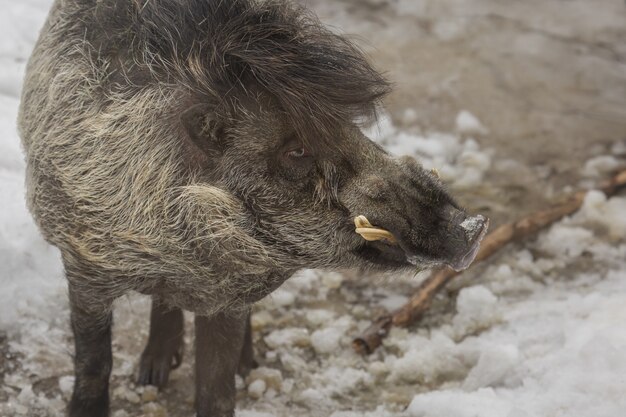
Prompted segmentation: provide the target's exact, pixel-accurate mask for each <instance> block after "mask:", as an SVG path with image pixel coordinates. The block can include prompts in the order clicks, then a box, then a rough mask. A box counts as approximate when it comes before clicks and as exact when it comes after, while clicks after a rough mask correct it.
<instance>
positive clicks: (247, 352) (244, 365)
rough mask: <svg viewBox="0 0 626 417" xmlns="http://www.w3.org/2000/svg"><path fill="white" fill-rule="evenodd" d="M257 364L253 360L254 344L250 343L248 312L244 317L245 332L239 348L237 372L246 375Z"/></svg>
mask: <svg viewBox="0 0 626 417" xmlns="http://www.w3.org/2000/svg"><path fill="white" fill-rule="evenodd" d="M257 366H259V364H258V363H257V362H256V361H255V360H254V345H253V344H252V325H251V323H250V313H248V317H247V318H246V333H245V335H244V339H243V347H242V348H241V358H239V369H238V370H237V373H238V374H239V375H241V376H242V377H245V376H247V375H248V374H249V373H250V370H252V369H254V368H256V367H257Z"/></svg>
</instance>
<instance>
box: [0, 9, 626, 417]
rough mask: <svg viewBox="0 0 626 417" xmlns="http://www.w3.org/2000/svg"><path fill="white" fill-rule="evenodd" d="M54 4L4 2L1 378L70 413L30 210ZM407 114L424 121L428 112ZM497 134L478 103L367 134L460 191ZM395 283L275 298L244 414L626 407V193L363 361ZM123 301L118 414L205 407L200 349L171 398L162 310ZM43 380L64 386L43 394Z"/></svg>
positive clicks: (572, 221) (469, 286) (348, 284)
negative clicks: (153, 384)
mask: <svg viewBox="0 0 626 417" xmlns="http://www.w3.org/2000/svg"><path fill="white" fill-rule="evenodd" d="M369 1H370V3H375V1H374V0H369ZM381 1H382V0H381ZM50 4H51V0H27V1H19V2H17V1H14V2H7V1H5V2H4V3H3V4H2V6H1V8H2V11H3V12H2V14H0V195H1V196H2V201H1V203H0V336H2V335H3V334H6V340H7V342H6V343H5V342H0V347H1V348H2V351H0V352H1V354H3V355H5V358H4V359H3V361H4V362H0V363H7V364H11V366H12V367H7V368H6V369H2V370H1V371H2V372H3V374H0V415H1V416H42V417H44V416H45V417H59V416H63V415H64V407H65V404H66V402H67V400H68V398H69V396H70V394H71V389H72V386H73V382H74V379H73V376H71V375H72V358H71V352H72V349H73V348H72V339H71V333H70V329H69V323H68V317H69V312H68V308H67V296H66V289H65V283H64V279H63V273H62V265H61V262H60V259H59V254H58V251H57V250H56V249H54V248H52V247H50V246H49V245H47V244H46V243H45V242H44V241H43V239H42V238H41V236H40V234H39V232H38V231H37V228H36V226H35V225H34V223H33V221H32V220H31V217H30V215H29V213H28V211H27V208H26V206H25V202H24V201H25V200H24V193H25V189H24V185H23V184H24V160H23V156H22V153H21V150H20V145H19V139H18V136H17V133H16V130H15V119H16V117H17V115H16V113H17V106H18V100H19V92H20V89H21V79H22V73H23V70H24V66H25V62H26V59H27V57H28V55H29V52H30V49H31V48H32V45H33V43H34V41H35V38H36V35H37V31H38V29H39V27H41V25H42V23H43V20H44V18H45V15H46V13H47V8H48V7H49V5H50ZM459 4H460V3H459ZM435 5H436V2H432V1H428V2H427V1H411V0H402V1H400V2H398V7H399V9H398V10H399V11H400V12H402V13H405V14H422V13H434V12H433V11H432V9H433V7H435ZM465 23H466V22H465V21H464V20H463V19H459V18H458V17H457V18H456V19H455V20H454V21H450V22H448V23H446V22H443V21H440V22H436V26H435V28H434V29H433V30H434V31H435V32H436V33H437V35H438V36H440V37H442V38H445V39H453V38H454V37H455V36H456V35H457V34H458V33H459V30H460V29H459V28H462V27H463V25H464V24H465ZM400 119H401V120H402V121H403V122H404V124H405V125H411V124H413V123H415V122H416V121H417V119H418V118H417V113H416V110H414V109H407V110H406V111H405V112H404V114H403V115H402V117H401V118H400ZM486 132H487V129H486V128H485V127H484V126H483V125H482V124H481V123H480V121H479V120H478V119H477V118H476V117H475V116H473V115H472V114H471V113H469V112H467V111H463V112H461V113H459V115H458V117H457V119H456V130H455V132H452V133H445V132H444V133H441V132H422V131H418V130H417V129H414V130H411V129H407V130H402V129H399V128H398V127H396V126H395V125H394V124H393V123H392V121H391V119H390V118H389V117H383V118H382V119H381V123H380V125H379V126H378V127H377V128H372V129H370V131H368V133H369V134H370V135H372V136H373V137H374V138H375V139H376V140H377V141H378V142H380V143H381V144H383V145H384V146H385V147H386V148H387V149H389V150H390V151H391V152H393V153H395V154H398V155H399V154H411V155H414V156H415V157H416V158H418V159H419V161H420V162H421V163H422V164H423V165H424V167H425V168H427V169H430V168H437V169H438V170H439V172H440V173H441V176H442V179H443V180H444V181H445V182H447V183H448V184H450V185H451V186H452V187H454V188H469V189H472V187H475V186H477V185H480V184H482V183H483V182H484V181H486V180H488V179H489V175H490V173H491V170H492V165H495V164H496V163H495V162H492V161H495V159H496V158H495V157H494V154H493V151H492V150H490V149H486V148H485V147H484V146H483V145H482V144H481V143H480V140H478V139H476V138H474V139H473V138H472V135H477V137H479V136H478V135H480V134H484V133H486ZM625 149H626V145H625V142H619V143H616V144H615V145H614V146H613V148H612V150H611V153H612V154H611V155H600V156H596V157H594V158H591V159H590V160H589V161H588V162H587V163H586V164H585V165H584V166H583V167H581V173H582V174H584V175H586V176H588V177H589V178H597V177H600V176H604V175H605V174H606V172H608V171H610V170H612V169H615V168H616V167H620V166H623V165H624V161H623V157H624V156H626V151H625ZM596 155H597V154H596ZM508 157H509V158H515V155H509V156H508ZM498 160H499V162H498V164H499V165H500V167H507V169H511V170H513V169H514V170H515V172H519V173H520V175H523V174H524V173H525V172H528V170H529V168H528V167H525V166H523V165H522V164H521V163H520V162H518V161H516V160H515V159H510V160H503V159H501V158H498ZM381 281H382V280H374V279H372V278H371V277H368V276H365V275H359V274H356V273H355V274H354V275H344V274H339V273H328V272H324V271H303V272H301V273H300V274H298V276H297V277H295V278H294V279H292V280H290V281H289V282H288V283H286V285H285V286H284V287H282V288H281V289H280V290H279V291H278V292H276V293H274V295H273V296H272V297H270V298H268V299H267V300H265V301H264V302H262V303H260V305H259V306H258V307H257V309H256V311H255V314H254V315H253V318H252V323H253V327H254V330H255V335H256V336H255V337H256V340H255V342H256V343H257V352H259V350H261V351H262V352H263V354H262V355H258V357H257V359H258V360H259V361H260V362H262V363H261V365H262V366H261V368H259V369H256V370H253V371H252V373H251V375H250V377H249V378H248V379H246V382H245V383H244V382H243V381H242V380H241V379H239V383H238V385H237V386H238V390H239V394H240V396H239V398H238V411H237V415H238V416H239V417H271V416H276V417H282V416H292V415H298V414H300V415H314V416H318V415H319V416H324V417H326V416H330V417H441V416H445V417H476V416H480V417H535V416H567V417H589V416H594V417H618V416H623V415H626V395H625V393H626V377H625V375H626V197H624V196H618V197H613V198H610V199H607V198H606V196H605V195H604V194H602V193H601V192H598V191H591V192H589V193H588V194H587V196H586V198H585V202H584V205H583V208H582V209H581V210H580V211H579V212H578V213H576V214H574V215H572V216H570V217H568V218H565V219H563V220H562V221H560V222H558V223H556V224H555V225H553V226H552V227H550V228H549V229H548V230H546V231H544V232H543V233H541V234H540V235H539V237H538V238H537V240H536V241H533V240H530V241H528V242H527V243H526V244H525V248H521V247H519V246H513V247H511V248H510V249H508V250H506V251H504V253H503V254H502V255H501V256H498V257H496V258H494V259H493V260H491V261H489V263H488V265H487V266H486V267H485V268H484V270H482V272H481V274H480V275H479V276H476V277H474V278H473V280H472V281H471V282H463V283H462V284H458V285H462V287H461V288H457V289H458V290H459V292H458V297H457V298H456V307H455V309H454V310H453V309H452V308H451V309H450V311H449V312H447V313H442V314H441V315H438V316H437V317H433V318H431V319H430V321H429V322H428V324H427V325H426V324H425V325H423V326H420V327H419V328H414V329H410V330H407V329H397V328H394V329H392V331H391V332H390V335H389V337H388V338H387V339H386V340H385V342H384V345H383V346H382V347H381V348H380V349H379V350H378V351H377V352H375V353H374V354H373V355H371V356H369V357H366V358H362V357H360V356H357V355H356V354H354V353H353V352H352V350H351V349H350V341H351V338H352V336H354V335H356V334H357V333H358V332H359V331H360V330H362V329H364V328H365V327H366V326H367V325H368V324H369V319H370V318H371V317H372V312H373V311H375V310H376V309H378V310H384V311H387V310H391V309H395V308H397V307H399V306H400V305H401V304H402V302H404V301H405V300H406V296H407V294H408V292H409V290H410V288H412V287H414V286H415V285H416V284H417V282H416V281H415V280H413V279H412V277H411V279H410V280H407V279H404V278H402V277H393V278H392V279H387V280H385V282H381ZM364 287H365V289H364ZM451 305H454V304H451ZM117 308H118V310H117V311H116V317H115V323H116V327H115V332H114V335H115V336H114V337H115V339H114V369H113V376H114V382H113V383H112V386H111V394H112V398H113V399H114V400H115V401H121V402H122V404H125V405H126V406H127V407H126V408H127V409H124V410H123V409H116V410H113V412H112V416H114V417H131V416H137V415H145V416H159V415H161V416H162V415H166V414H165V411H164V410H165V409H168V413H169V415H170V416H173V417H179V416H180V414H176V413H178V412H179V411H178V410H177V409H176V408H175V407H176V406H177V404H178V405H180V404H186V406H188V405H189V404H191V403H192V402H193V398H192V397H190V396H191V395H192V392H190V391H193V388H192V387H193V383H192V382H191V383H190V382H189V380H192V375H193V371H192V366H191V364H190V363H191V361H190V360H189V359H190V358H191V357H192V355H191V352H187V353H186V355H187V356H186V358H185V362H184V363H183V365H182V366H181V368H180V369H178V370H176V371H175V372H174V373H172V375H171V378H172V379H171V384H172V385H171V388H168V390H170V389H171V390H174V389H176V387H182V388H179V391H178V394H179V395H180V398H182V400H179V401H181V403H180V404H179V403H176V402H175V401H176V400H175V399H172V397H169V399H167V400H164V399H163V398H164V395H167V392H166V393H162V392H158V393H157V392H156V391H154V390H153V391H149V390H147V389H146V390H144V389H142V388H137V387H135V386H134V383H133V382H132V379H133V375H134V373H135V372H136V368H137V358H138V355H139V353H140V351H141V345H142V343H143V341H144V340H145V336H146V327H147V326H146V323H145V319H146V317H147V312H148V303H147V300H146V299H145V298H140V297H136V296H132V297H129V298H127V299H124V300H123V301H122V302H120V303H118V305H117ZM1 340H2V338H0V341H1ZM188 345H189V343H188ZM42 381H43V382H44V383H45V384H44V385H47V386H48V388H46V389H41V388H40V386H41V384H42ZM181 392H182V393H181ZM249 397H250V398H255V399H256V400H254V401H252V400H249V399H248V398H249ZM407 406H408V408H406V407H407ZM405 408H406V410H405ZM185 416H186V415H185Z"/></svg>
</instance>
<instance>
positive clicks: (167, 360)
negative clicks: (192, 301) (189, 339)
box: [137, 297, 185, 388]
mask: <svg viewBox="0 0 626 417" xmlns="http://www.w3.org/2000/svg"><path fill="white" fill-rule="evenodd" d="M184 331H185V329H184V318H183V311H182V310H181V309H179V308H168V307H167V306H165V305H164V304H163V303H162V302H161V301H160V300H159V299H158V298H157V297H153V298H152V311H151V312H150V335H149V336H148V343H147V344H146V348H145V349H144V351H143V353H142V354H141V361H140V365H139V377H138V379H137V383H138V384H140V385H156V386H157V387H159V388H162V387H164V386H165V385H166V384H167V381H168V379H169V375H170V370H171V369H175V368H177V367H178V366H179V365H180V363H181V361H182V357H183V347H184V345H183V343H184V341H183V334H184Z"/></svg>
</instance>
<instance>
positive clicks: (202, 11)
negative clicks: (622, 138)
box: [20, 0, 387, 313]
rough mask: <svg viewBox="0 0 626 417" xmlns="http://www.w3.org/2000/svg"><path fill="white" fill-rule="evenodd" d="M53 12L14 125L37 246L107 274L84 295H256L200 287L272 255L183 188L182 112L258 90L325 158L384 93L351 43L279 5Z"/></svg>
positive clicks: (257, 267)
mask: <svg viewBox="0 0 626 417" xmlns="http://www.w3.org/2000/svg"><path fill="white" fill-rule="evenodd" d="M61 5H62V7H61ZM55 9H56V10H55V11H54V12H53V13H52V14H51V17H50V20H49V22H48V23H47V26H48V27H47V28H46V29H45V32H47V36H46V37H44V38H42V40H41V42H40V46H39V47H38V48H37V50H36V51H35V53H34V55H33V58H32V59H31V62H30V64H29V71H28V77H27V80H26V88H25V91H24V99H23V104H22V112H21V116H20V127H21V132H22V137H23V140H24V146H25V149H26V153H27V155H28V162H29V176H30V178H29V204H30V207H31V210H32V211H33V213H34V215H35V217H36V218H37V219H38V222H39V224H40V226H41V228H42V230H43V231H44V234H45V235H46V237H47V238H48V239H49V240H50V241H51V242H52V243H54V244H55V245H57V246H59V247H60V248H61V250H62V252H63V254H64V258H65V262H66V263H70V264H71V263H72V262H73V261H72V260H73V259H76V260H80V261H81V262H80V263H85V261H87V262H88V263H89V264H92V265H94V267H96V268H94V270H93V272H94V273H95V272H98V274H97V275H105V276H94V277H91V278H92V280H93V282H89V283H87V284H86V288H89V289H90V290H89V291H90V292H94V288H100V287H103V286H105V287H107V289H108V290H110V291H114V292H115V295H118V294H121V293H123V292H125V291H126V290H127V289H130V288H134V289H140V290H144V291H146V290H149V289H150V288H143V287H150V286H152V285H155V284H156V283H157V282H160V281H162V280H163V277H178V276H180V275H181V274H184V275H185V276H186V279H185V280H184V281H182V282H181V281H180V280H178V279H175V278H171V280H172V281H173V283H172V285H174V286H176V287H178V288H180V287H181V286H186V285H188V286H189V288H190V289H191V292H192V293H193V295H194V296H193V298H197V301H191V299H188V300H187V301H186V302H181V303H176V304H182V305H185V306H186V307H192V304H193V307H194V310H196V311H198V310H200V311H204V312H206V313H210V312H211V311H214V310H217V309H220V308H222V307H223V304H224V303H225V302H232V301H236V300H233V297H232V296H233V295H235V294H242V293H243V294H245V293H246V292H249V293H254V292H255V290H256V288H255V282H254V280H252V279H250V280H246V279H245V278H240V279H236V280H234V279H233V278H232V277H230V276H229V275H230V274H228V273H226V272H225V271H224V270H223V269H221V268H220V270H219V274H220V276H219V277H216V278H215V281H217V282H212V283H211V286H210V287H209V286H207V285H204V282H206V281H207V279H209V278H208V277H211V276H213V275H215V273H216V272H217V271H216V269H218V268H219V264H224V265H226V267H225V268H224V269H226V271H230V270H238V271H237V273H238V274H244V275H250V276H258V275H261V274H263V273H269V271H271V270H272V269H273V268H274V264H275V263H276V262H275V261H274V260H273V259H276V256H271V254H270V253H268V250H267V248H265V247H264V245H262V244H260V243H259V242H258V241H256V240H255V239H254V238H252V237H250V236H249V235H248V234H247V233H245V232H243V233H242V231H241V228H242V227H245V225H242V224H241V222H242V221H243V220H242V219H241V218H238V217H237V216H232V215H231V214H232V213H237V212H239V211H241V207H240V202H238V201H236V200H233V199H232V197H231V196H229V195H228V194H226V193H224V192H223V191H222V190H220V189H218V188H213V187H207V186H206V185H202V186H201V187H200V186H199V185H198V184H197V183H196V181H195V180H194V174H195V173H194V172H193V171H192V170H190V169H189V168H188V166H187V164H186V162H185V161H184V157H185V155H184V154H183V153H182V152H181V149H180V143H176V142H174V141H172V138H176V137H177V136H179V133H178V132H177V131H176V129H177V125H176V124H175V123H172V118H174V117H176V115H177V113H178V112H180V111H181V109H182V106H181V103H184V102H187V103H191V102H196V101H201V100H206V101H214V102H218V103H219V105H220V107H222V108H226V109H228V108H232V107H233V106H235V101H236V100H237V99H239V98H240V97H241V96H242V94H243V95H246V94H251V93H250V91H251V88H252V87H253V86H254V85H257V86H259V87H260V88H263V89H264V90H265V91H268V92H271V94H272V96H273V97H274V98H276V99H277V101H278V102H279V104H280V106H281V108H282V109H283V110H284V111H285V112H286V113H287V115H288V117H289V120H290V121H291V122H292V123H293V125H294V126H295V127H296V129H297V131H298V133H300V134H301V136H302V137H303V138H307V139H308V140H309V141H310V142H311V146H323V145H328V143H329V142H331V141H332V140H333V138H334V135H333V133H334V130H335V129H336V128H337V127H338V126H341V125H344V124H346V123H347V122H351V121H352V120H353V119H355V118H357V117H360V116H364V115H365V116H367V115H371V114H372V112H373V111H374V106H375V103H376V101H377V100H378V99H380V97H381V96H382V95H383V94H384V93H385V92H386V91H387V84H386V83H385V81H384V79H383V78H382V77H381V76H380V75H379V74H378V73H377V72H376V71H375V70H373V69H372V68H371V66H370V65H369V64H368V63H367V62H366V61H365V60H364V59H363V56H362V54H361V53H360V52H359V51H358V50H357V49H356V48H355V47H354V46H353V45H352V44H351V43H349V42H348V41H346V40H345V39H344V38H342V37H340V36H337V35H335V34H333V33H331V32H330V31H328V30H327V29H325V28H323V27H322V26H321V25H320V23H319V21H317V19H315V18H314V17H313V16H312V15H311V14H310V13H308V12H307V11H305V10H304V9H302V8H299V7H296V6H294V5H292V4H289V3H286V2H278V1H263V2H261V1H249V0H235V1H203V0H150V1H119V0H118V1H102V2H101V1H98V2H96V1H71V0H69V1H65V2H60V3H59V2H57V4H56V6H55ZM44 90H45V94H44ZM31 100H35V101H36V102H32V103H31ZM138 142H141V143H138ZM199 251H203V252H205V253H211V255H210V256H209V259H210V262H208V263H206V264H204V263H203V262H202V261H203V260H205V259H206V255H204V256H199V253H198V252H199ZM218 252H219V253H218ZM154 259H158V260H159V262H150V261H151V260H154ZM239 263H245V267H243V266H242V267H241V268H236V267H233V266H234V265H237V264H239ZM151 266H152V267H156V268H157V270H150V269H151ZM181 267H183V268H184V269H183V270H181ZM129 272H136V273H138V275H140V276H141V282H133V280H132V279H130V278H131V277H129ZM132 275H134V274H131V276H132ZM153 277H154V278H155V279H152V278H153ZM157 278H158V280H157ZM194 278H196V279H194ZM241 280H246V282H245V285H244V287H243V288H241V289H239V291H233V289H232V288H231V287H233V286H234V285H236V282H237V281H241ZM166 281H167V279H166ZM165 284H166V285H167V282H166V283H165ZM259 285H263V284H261V283H259ZM224 293H227V294H228V295H229V296H227V297H225V296H224ZM243 294H242V295H243ZM94 296H95V297H100V295H95V294H94ZM184 297H185V298H187V297H188V295H185V296H184Z"/></svg>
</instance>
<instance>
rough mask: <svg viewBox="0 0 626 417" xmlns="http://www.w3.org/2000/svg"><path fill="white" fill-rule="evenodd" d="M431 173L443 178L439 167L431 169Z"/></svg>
mask: <svg viewBox="0 0 626 417" xmlns="http://www.w3.org/2000/svg"><path fill="white" fill-rule="evenodd" d="M430 172H431V174H433V175H434V176H435V177H437V178H441V174H439V170H438V169H437V168H431V169H430Z"/></svg>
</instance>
